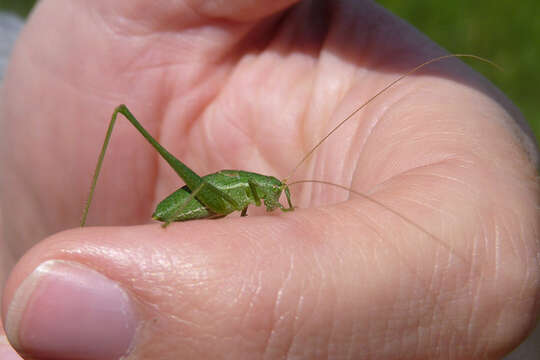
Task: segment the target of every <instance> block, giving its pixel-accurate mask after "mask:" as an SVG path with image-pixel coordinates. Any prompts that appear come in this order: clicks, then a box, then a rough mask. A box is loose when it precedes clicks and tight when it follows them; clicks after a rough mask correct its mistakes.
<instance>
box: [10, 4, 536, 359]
mask: <svg viewBox="0 0 540 360" xmlns="http://www.w3.org/2000/svg"><path fill="white" fill-rule="evenodd" d="M291 3H292V2H268V3H267V2H259V3H254V2H249V1H236V2H227V3H226V4H220V3H209V2H198V1H191V2H183V3H181V4H179V3H178V2H172V1H162V2H153V3H149V2H147V1H134V0H131V1H115V2H107V1H92V2H73V1H48V0H44V1H42V2H41V4H40V5H39V7H38V9H37V10H36V12H35V13H34V15H33V17H32V18H31V19H30V21H29V24H28V26H27V28H26V30H25V33H24V35H23V36H22V38H21V39H20V42H19V45H18V47H17V50H16V52H15V54H14V57H13V61H12V64H11V67H10V69H9V73H8V74H7V77H6V83H5V88H4V95H3V99H4V100H3V101H4V103H3V105H2V127H3V128H2V131H1V133H2V135H1V136H2V141H1V146H2V156H3V159H2V180H1V181H2V183H1V184H2V213H3V227H4V238H3V243H4V244H6V246H7V247H8V248H9V249H10V253H11V254H13V258H18V257H19V256H21V255H22V254H25V255H24V257H23V258H22V259H21V260H20V261H19V263H18V264H17V266H16V267H15V269H14V270H13V272H12V274H11V276H10V278H9V281H8V284H7V287H6V289H5V293H4V302H3V317H4V320H6V317H7V319H8V324H7V325H9V326H8V327H9V329H8V335H9V338H10V341H12V343H13V344H14V345H15V346H16V348H17V349H18V350H19V351H20V352H21V353H24V354H27V355H28V356H33V357H34V358H51V357H54V358H69V359H73V358H81V359H85V358H92V359H94V358H118V357H120V356H121V355H122V354H124V353H125V352H126V351H128V347H129V353H130V356H131V357H132V358H137V359H139V358H140V359H143V358H152V359H158V358H159V359H169V358H170V359H178V358H199V359H200V358H212V359H216V358H234V359H242V358H246V359H254V358H263V357H267V358H287V357H298V358H306V359H314V358H339V357H342V358H347V357H350V358H370V357H371V358H403V357H404V355H403V354H408V356H410V357H411V358H436V357H443V358H444V357H452V356H454V357H456V358H460V357H461V358H463V357H486V358H490V357H491V358H497V357H500V355H501V354H503V353H505V352H507V351H509V350H510V349H511V348H512V347H513V346H515V345H516V344H517V343H519V341H520V340H521V339H522V338H523V337H524V336H525V335H526V331H527V330H529V329H530V328H531V326H532V325H533V323H534V319H535V316H536V313H537V305H536V303H537V302H538V300H537V292H538V272H537V269H538V258H537V257H536V254H537V253H538V250H539V249H538V244H537V240H538V232H539V226H538V221H537V219H538V212H537V211H538V210H537V206H538V205H537V200H538V183H537V182H536V177H535V176H536V172H535V169H534V164H533V161H532V160H531V158H532V157H533V156H535V155H533V150H531V149H532V145H530V142H529V143H528V141H530V140H528V138H527V137H526V136H525V135H523V132H522V130H521V129H520V128H519V127H518V125H517V124H520V123H522V121H523V120H522V119H521V117H520V115H519V113H518V112H517V110H515V109H514V107H513V106H512V105H511V104H510V103H509V102H508V101H507V100H506V99H505V98H504V97H503V96H502V95H501V94H500V93H499V92H498V91H497V90H495V89H493V88H492V87H491V86H490V85H489V84H488V83H487V82H486V81H485V80H483V79H482V78H481V77H480V76H478V75H477V74H475V73H474V72H472V71H471V70H469V69H468V68H467V67H466V66H464V65H463V64H461V63H460V62H459V61H457V60H451V61H444V62H440V63H438V64H435V65H434V66H430V67H429V68H426V69H425V70H424V71H422V72H421V73H418V74H415V75H414V76H411V77H409V78H407V79H405V80H404V81H403V82H402V83H400V85H399V86H398V87H396V88H394V89H392V91H390V92H387V93H385V94H384V95H383V96H381V97H380V98H378V99H377V100H376V101H374V102H373V103H372V104H370V105H369V107H367V108H366V109H365V110H363V111H362V113H361V114H359V115H358V116H357V117H356V118H354V119H352V120H351V121H349V122H348V123H347V124H346V125H345V126H344V128H342V129H340V131H339V132H337V133H336V134H334V135H333V136H332V137H330V138H329V139H328V140H327V141H326V142H325V144H324V145H323V146H322V147H321V148H320V149H318V150H317V151H316V152H315V154H314V155H313V157H312V158H311V159H310V160H309V161H308V162H307V163H306V164H305V165H304V166H302V167H301V168H300V169H299V171H298V172H297V174H296V176H295V178H296V179H320V180H328V181H332V182H335V183H339V184H342V185H346V186H350V187H351V188H353V189H355V190H357V191H361V192H364V193H369V194H370V197H371V198H373V200H375V201H377V203H376V202H374V201H370V200H368V199H366V198H361V197H357V196H355V195H350V194H349V193H347V192H344V191H343V190H340V189H336V188H331V187H326V186H323V185H313V186H307V185H306V186H303V187H298V188H291V190H292V192H293V204H294V205H296V206H299V207H300V209H297V210H296V211H294V212H292V213H288V214H272V215H279V216H264V217H263V216H254V215H257V210H254V209H250V211H249V214H250V216H248V217H247V218H238V217H236V218H235V217H231V218H225V219H221V220H217V221H195V222H189V223H182V224H173V225H171V226H170V227H168V228H167V229H166V230H163V229H162V228H161V227H159V226H158V225H156V224H152V225H139V226H125V227H99V228H97V227H96V228H86V229H82V230H81V229H77V230H71V231H67V232H62V233H59V234H56V235H54V236H52V237H49V238H47V239H46V240H44V241H40V240H41V239H43V238H45V237H47V236H49V235H50V234H53V233H56V232H58V231H60V230H64V229H67V228H72V227H75V226H76V224H77V223H78V218H79V216H80V211H81V209H82V204H83V202H84V199H85V197H86V195H87V191H88V187H89V181H90V176H91V173H92V170H93V167H94V165H95V162H96V158H97V152H98V150H99V147H100V145H101V142H102V141H103V137H104V135H105V134H104V132H105V128H106V125H107V122H108V120H109V117H110V113H111V112H112V110H113V109H114V107H115V106H116V105H118V104H119V103H126V104H127V105H128V106H129V107H130V108H131V109H132V110H133V112H134V113H135V114H136V116H137V117H138V119H139V120H141V122H142V123H143V124H144V125H145V127H147V128H148V130H149V131H150V132H151V133H153V134H156V136H158V137H159V140H160V142H161V143H162V144H163V145H164V146H165V147H166V148H167V149H169V150H170V151H171V152H172V153H173V154H175V155H176V156H178V157H179V158H180V159H181V160H183V161H184V162H185V163H186V164H188V165H189V166H190V167H192V168H193V169H194V170H195V171H196V172H197V173H199V174H206V173H209V172H213V171H216V170H219V169H224V168H231V169H242V170H249V171H257V172H261V173H264V174H268V175H275V176H277V177H278V178H282V177H284V176H287V175H288V173H289V172H290V171H291V169H292V168H293V167H294V166H295V165H296V162H297V161H298V160H299V159H300V158H301V157H302V155H303V154H304V153H305V152H306V151H307V150H309V148H310V146H311V145H313V144H315V143H316V141H317V140H319V139H320V138H321V137H322V136H323V135H325V134H326V133H327V132H328V131H329V130H331V129H332V128H333V127H334V126H335V125H336V124H337V123H338V122H339V121H340V120H342V119H343V118H344V117H345V116H347V115H348V114H349V113H350V112H351V111H352V110H354V108H355V107H357V106H358V105H359V104H361V103H362V102H364V101H365V100H366V99H367V98H369V97H370V96H371V95H373V94H374V93H375V92H376V91H377V90H378V89H380V88H382V87H383V86H384V85H386V84H387V83H389V82H390V81H392V80H393V79H395V77H396V76H398V75H400V74H402V73H403V72H405V71H407V70H409V69H410V68H411V67H413V66H415V65H417V64H418V63H420V62H422V61H425V60H427V59H430V58H433V57H436V56H438V55H441V54H442V52H441V50H440V49H439V48H438V47H437V46H435V45H434V44H433V43H431V42H429V41H428V40H426V39H425V38H424V37H422V36H421V35H420V34H418V33H417V32H416V31H415V30H413V29H412V28H410V27H409V26H407V25H406V24H404V23H402V22H401V21H399V20H397V19H396V18H394V17H393V16H391V15H389V14H388V13H387V12H386V11H384V10H382V9H380V8H379V7H378V6H376V5H375V4H372V3H369V2H366V3H364V2H352V1H351V2H345V1H343V2H332V3H329V4H324V5H323V4H319V3H317V4H313V3H302V4H297V5H296V6H295V7H294V8H293V9H289V10H284V9H285V8H286V7H287V6H289V5H291ZM209 4H210V5H209ZM66 9H67V10H66ZM74 20H76V21H74ZM51 24H54V26H51ZM12 149H20V151H18V152H13V150H12ZM527 150H528V153H527ZM528 156H529V157H528ZM180 184H181V182H180V181H179V179H178V178H177V176H176V175H175V174H174V173H173V172H172V171H171V170H170V169H169V168H168V166H167V165H166V164H165V163H164V162H163V161H162V160H161V159H159V158H158V156H157V155H156V154H155V152H154V151H153V150H152V149H151V148H150V147H149V146H148V145H147V144H146V143H145V141H144V139H142V138H140V137H139V135H138V134H137V133H136V132H135V131H134V130H133V129H131V128H130V127H129V125H128V124H127V122H120V123H119V124H118V126H117V130H116V131H115V133H114V134H113V137H112V141H111V146H110V151H109V153H108V154H107V157H106V158H105V163H104V168H103V171H102V176H101V178H100V179H99V183H98V187H97V192H96V198H95V202H94V204H93V206H92V208H91V210H90V218H89V223H90V224H91V225H136V224H142V223H146V222H148V219H149V215H150V214H151V213H152V210H153V206H154V205H155V204H156V202H157V201H159V200H161V199H162V198H163V197H164V196H166V195H167V194H168V193H170V192H172V191H173V190H174V189H175V188H176V187H178V186H179V185H180ZM343 200H347V201H343ZM381 204H384V206H381ZM259 211H260V210H259ZM396 212H397V213H399V214H401V216H399V215H397V214H396ZM413 224H414V225H413ZM38 241H40V242H39V244H37V245H36V246H35V247H33V248H32V249H29V248H30V247H31V246H32V245H34V244H36V243H37V242H38ZM49 260H54V262H50V261H49ZM40 264H41V265H40ZM36 269H37V270H36ZM89 269H91V270H89ZM36 284H37V285H36ZM36 286H37V287H36ZM33 289H37V290H36V291H35V292H33V291H32V290H33ZM29 299H30V302H28V301H29ZM29 304H30V305H29ZM27 305H28V306H27ZM8 308H9V309H11V310H10V311H9V315H8ZM92 309H93V310H92ZM23 310H24V311H23ZM91 310H92V311H93V312H92V311H91ZM81 314H87V315H86V316H81V317H80V318H79V315H81ZM75 315H77V318H75ZM21 319H22V320H21ZM121 329H123V330H121ZM81 339H84V341H82V340H81ZM92 349H98V350H99V351H101V352H100V353H99V354H96V353H94V354H91V353H90V351H91V350H92Z"/></svg>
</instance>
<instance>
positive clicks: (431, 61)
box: [282, 54, 504, 183]
mask: <svg viewBox="0 0 540 360" xmlns="http://www.w3.org/2000/svg"><path fill="white" fill-rule="evenodd" d="M448 58H472V59H476V60H479V61H482V62H485V63H488V64H490V65H492V66H494V67H495V68H497V69H499V70H501V71H504V70H503V68H502V67H500V66H499V65H497V64H495V63H494V62H493V61H491V60H488V59H485V58H483V57H480V56H477V55H472V54H449V55H443V56H439V57H436V58H433V59H431V60H428V61H426V62H424V63H422V64H420V65H418V66H416V67H414V68H412V69H411V70H409V71H407V72H406V73H405V74H403V75H401V76H400V77H398V78H397V79H396V80H394V81H392V82H391V83H389V84H388V85H386V86H385V87H383V88H382V89H381V90H379V91H378V92H377V93H376V94H375V95H373V96H372V97H371V98H369V99H368V100H367V101H366V102H365V103H363V104H362V105H360V106H359V107H358V108H356V109H355V110H354V111H353V112H352V113H350V114H349V116H347V117H346V118H345V119H343V120H342V121H341V122H340V123H339V124H337V125H336V127H334V128H333V129H332V130H331V131H330V132H329V133H328V134H326V135H325V136H324V137H323V138H322V139H321V140H319V142H318V143H317V144H316V145H315V146H314V147H313V148H311V150H309V151H308V152H307V153H306V155H304V157H303V158H302V160H300V161H299V162H298V164H296V166H295V167H294V168H293V169H292V171H291V173H290V174H289V176H287V177H286V178H285V179H283V181H282V182H283V183H287V181H288V180H289V179H290V178H291V177H293V175H294V173H295V172H296V170H298V168H299V167H300V165H302V164H303V163H304V162H305V161H306V160H307V159H308V158H309V157H310V156H311V155H312V154H313V152H314V151H315V150H317V148H318V147H319V146H321V145H322V143H323V142H324V141H325V140H326V139H328V138H329V137H330V135H332V134H333V133H334V132H336V130H337V129H339V128H340V127H341V126H342V125H343V124H345V123H346V122H347V121H349V120H350V119H351V118H352V117H353V116H354V115H356V114H357V113H358V112H359V111H360V110H362V109H363V108H365V107H366V106H367V105H368V104H369V103H371V102H372V101H373V100H375V99H376V98H378V97H379V96H380V95H381V94H383V93H385V92H386V91H387V90H389V89H390V88H392V87H393V86H394V85H396V84H397V83H398V82H400V81H401V80H403V79H404V78H406V77H407V76H409V75H411V74H413V73H415V72H417V71H418V70H420V69H421V68H423V67H424V66H427V65H429V64H431V63H434V62H437V61H441V60H444V59H448Z"/></svg>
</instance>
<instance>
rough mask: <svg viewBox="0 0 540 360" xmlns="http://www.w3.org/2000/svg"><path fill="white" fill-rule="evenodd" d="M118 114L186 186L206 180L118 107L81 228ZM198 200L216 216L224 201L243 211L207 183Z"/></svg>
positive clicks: (102, 152) (228, 197) (84, 217)
mask: <svg viewBox="0 0 540 360" xmlns="http://www.w3.org/2000/svg"><path fill="white" fill-rule="evenodd" d="M118 114H122V115H123V116H124V117H125V118H126V119H127V120H128V121H129V122H130V123H131V124H132V125H133V126H134V127H135V128H136V129H137V130H138V131H139V133H140V134H141V135H142V136H143V137H144V138H145V139H146V140H147V141H148V142H149V143H150V144H151V145H152V146H153V147H154V149H156V151H157V152H158V153H159V154H160V155H161V156H162V157H163V159H165V161H167V163H168V164H169V165H170V166H171V167H172V168H173V170H174V171H175V172H176V173H177V174H178V176H180V178H182V180H184V182H185V183H186V185H187V186H188V187H189V188H190V189H191V190H192V191H194V190H195V189H197V188H198V187H199V186H201V185H202V184H203V183H204V180H203V179H202V178H201V177H200V176H199V175H198V174H196V173H195V172H194V171H193V170H191V169H190V168H189V167H188V166H187V165H185V164H184V163H183V162H181V161H180V160H178V159H177V158H176V157H175V156H173V155H172V154H171V153H169V152H168V151H167V150H166V149H165V148H164V147H163V146H161V144H160V143H158V142H157V141H156V140H155V139H154V138H153V137H152V136H151V135H150V133H148V131H147V130H146V129H145V128H144V127H143V126H142V125H141V124H140V123H139V121H137V119H136V118H135V116H133V114H132V113H131V112H130V111H129V109H128V108H127V106H126V105H120V106H118V107H117V108H116V109H115V110H114V112H113V114H112V117H111V120H110V122H109V127H108V129H107V133H106V135H105V140H104V142H103V145H102V147H101V152H100V155H99V157H98V162H97V165H96V169H95V170H94V175H93V177H92V183H91V186H90V192H89V195H88V199H87V201H86V204H85V207H84V210H83V215H82V218H81V223H80V225H81V227H83V226H84V225H85V224H86V219H87V217H88V211H89V209H90V205H91V203H92V199H93V196H94V192H95V188H96V185H97V180H98V177H99V174H100V171H101V167H102V164H103V159H104V157H105V153H106V151H107V147H108V145H109V142H110V139H111V135H112V131H113V128H114V125H115V123H116V120H117V117H118ZM197 199H198V200H199V201H200V202H201V203H203V204H204V205H205V206H206V207H208V209H210V210H211V211H212V212H214V213H216V214H221V213H223V212H224V209H223V205H222V200H225V201H227V202H228V203H230V204H231V205H232V206H233V207H234V208H235V209H237V210H238V211H240V210H242V208H241V207H240V206H239V205H238V203H237V202H236V201H235V200H234V199H232V198H231V197H230V196H229V195H227V194H225V193H224V192H222V191H220V190H218V189H217V188H215V187H214V186H213V185H211V184H208V183H206V186H205V187H204V189H203V190H202V191H199V193H198V195H197Z"/></svg>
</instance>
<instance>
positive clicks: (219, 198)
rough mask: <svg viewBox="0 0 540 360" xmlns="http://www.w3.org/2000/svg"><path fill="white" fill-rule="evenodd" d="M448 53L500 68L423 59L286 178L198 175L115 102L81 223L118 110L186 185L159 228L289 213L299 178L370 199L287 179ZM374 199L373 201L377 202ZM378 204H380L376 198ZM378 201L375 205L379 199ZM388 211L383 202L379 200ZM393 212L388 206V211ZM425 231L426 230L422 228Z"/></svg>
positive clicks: (159, 213)
mask: <svg viewBox="0 0 540 360" xmlns="http://www.w3.org/2000/svg"><path fill="white" fill-rule="evenodd" d="M451 57H468V58H474V59H477V60H480V61H483V62H486V63H489V64H491V65H492V66H495V67H496V68H499V66H497V65H496V64H494V63H493V62H491V61H489V60H486V59H484V58H481V57H479V56H476V55H469V54H451V55H444V56H440V57H437V58H434V59H431V60H429V61H426V62H424V63H422V64H420V65H418V66H416V67H415V68H413V69H411V70H409V71H408V72H406V73H405V74H403V75H401V76H399V77H398V78H397V79H396V80H394V81H392V82H391V83H390V84H388V85H386V86H385V87H384V88H382V89H381V90H380V91H378V92H377V93H376V94H375V95H373V96H372V97H371V98H370V99H368V100H367V101H366V102H364V103H363V104H362V105H360V106H359V107H358V108H356V109H355V110H354V111H353V112H351V113H350V114H349V115H348V116H347V117H346V118H345V119H344V120H342V121H341V122H340V123H339V124H338V125H336V126H335V127H334V128H333V129H332V130H331V131H330V132H329V133H328V134H326V135H325V136H324V137H323V138H322V139H321V140H320V141H319V142H318V143H317V144H316V145H315V146H313V148H312V149H311V150H310V151H308V152H307V153H306V155H305V156H304V157H303V158H302V159H301V160H300V161H299V162H298V164H297V165H296V166H295V167H294V169H293V170H292V172H291V174H290V175H289V176H288V177H287V178H285V179H284V180H278V179H277V178H275V177H273V176H267V175H262V174H258V173H253V172H248V171H242V170H222V171H218V172H216V173H213V174H209V175H205V176H199V175H197V174H196V173H195V172H194V171H193V170H191V169H190V168H189V167H188V166H187V165H185V164H184V163H183V162H181V161H180V160H178V159H177V158H176V157H174V156H173V155H172V154H171V153H169V152H168V151H167V150H166V149H165V148H164V147H163V146H161V145H160V144H159V143H158V142H157V141H156V140H155V139H154V138H153V137H152V136H151V135H150V134H149V133H148V132H147V131H146V130H145V129H144V128H143V126H142V125H141V124H140V123H139V122H138V121H137V119H136V118H135V116H133V114H132V113H131V112H130V111H129V109H128V108H127V107H126V106H125V105H120V106H118V107H117V108H116V109H115V111H114V113H113V115H112V118H111V121H110V123H109V127H108V130H107V133H106V136H105V141H104V142H103V146H102V149H101V153H100V155H99V158H98V162H97V166H96V169H95V171H94V176H93V178H92V185H91V187H90V193H89V196H88V200H87V202H86V205H85V207H84V211H83V215H82V219H81V227H82V226H84V225H85V223H86V218H87V215H88V210H89V208H90V204H91V202H92V197H93V194H94V191H95V188H96V184H97V179H98V177H99V173H100V170H101V165H102V163H103V159H104V157H105V152H106V150H107V146H108V144H109V141H110V138H111V134H112V130H113V127H114V124H115V122H116V119H117V116H118V114H122V115H123V116H124V117H125V118H126V119H127V120H128V121H129V122H130V123H131V124H132V125H133V126H134V127H135V128H136V129H137V130H138V131H139V132H140V133H141V134H142V135H143V136H144V137H145V138H146V140H148V142H149V143H150V144H151V145H152V146H153V147H154V148H155V149H156V150H157V151H158V152H159V154H160V155H161V156H162V157H163V158H164V159H165V161H167V162H168V163H169V165H170V166H171V167H172V168H173V170H174V171H175V172H176V173H177V174H178V176H180V178H182V180H183V181H184V182H185V184H186V185H185V186H183V187H181V188H179V189H178V190H176V191H175V192H173V193H172V194H171V195H169V196H168V197H166V198H165V199H164V200H162V201H161V202H160V203H159V204H158V206H157V208H156V211H155V212H154V214H153V216H152V218H153V219H155V220H158V221H162V222H163V226H164V227H165V226H167V225H168V224H170V223H171V222H173V221H187V220H194V219H203V218H210V219H215V218H221V217H224V216H227V215H228V214H230V213H232V212H234V211H240V212H241V215H242V216H245V215H246V214H247V209H248V206H249V205H256V206H261V205H262V203H263V202H264V205H265V207H266V210H267V211H273V210H275V209H277V208H279V209H281V210H282V211H292V210H294V207H293V205H292V202H291V194H290V191H289V185H292V184H297V183H302V182H317V183H323V184H328V185H333V186H337V187H340V188H343V189H345V190H347V191H350V192H352V193H354V194H357V195H359V196H363V197H366V198H368V199H369V200H371V201H374V200H373V199H371V198H369V197H367V196H366V195H364V194H361V193H359V192H357V191H354V190H352V189H349V188H347V187H344V186H341V185H338V184H333V183H329V182H326V181H319V180H303V181H296V182H293V183H288V179H289V178H291V177H292V175H293V174H294V173H295V172H296V170H297V169H298V168H299V167H300V165H301V164H303V163H304V162H305V161H306V160H307V159H308V158H309V156H310V155H311V154H313V152H314V151H315V150H316V149H317V148H318V147H319V146H320V145H321V144H322V143H323V142H324V141H325V140H326V139H327V138H328V137H329V136H330V135H332V134H333V133H334V132H335V131H336V130H337V129H338V128H339V127H341V126H342V125H343V124H344V123H345V122H347V121H348V120H350V119H351V118H352V117H353V116H354V115H356V114H357V113H358V112H359V111H360V110H362V109H363V108H364V107H366V106H367V105H368V104H369V103H371V102H372V101H373V100H374V99H375V98H377V97H379V96H380V95H381V94H383V93H384V92H386V91H387V90H389V89H390V88H391V87H393V86H394V85H396V84H397V83H398V82H400V81H401V80H403V79H404V78H406V77H407V76H409V75H411V74H413V73H415V72H417V71H418V70H420V69H421V68H423V67H425V66H426V65H429V64H431V63H433V62H437V61H440V60H443V59H446V58H451ZM282 193H285V197H286V200H287V203H288V207H285V206H283V205H282V204H281V203H280V197H281V194H282ZM375 202H376V201H375ZM376 203H378V202H376ZM378 204H379V203H378ZM379 205H381V206H383V207H385V208H387V209H388V207H387V206H385V205H383V204H379ZM388 210H390V211H392V210H391V209H388ZM392 212H394V213H396V214H397V215H398V216H400V217H401V218H403V219H405V220H407V222H411V221H409V220H408V219H406V218H405V217H404V216H403V215H401V214H399V213H397V212H395V211H392ZM423 231H425V230H423Z"/></svg>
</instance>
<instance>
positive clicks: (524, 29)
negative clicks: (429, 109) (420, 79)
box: [0, 0, 540, 139]
mask: <svg viewBox="0 0 540 360" xmlns="http://www.w3.org/2000/svg"><path fill="white" fill-rule="evenodd" d="M378 2H379V3H380V4H381V5H383V6H385V7H386V8H388V9H389V10H391V11H392V12H394V13H395V14H396V15H399V16H400V17H402V18H404V19H405V20H407V21H408V22H410V23H411V24H413V25H414V26H416V27H417V28H418V29H419V30H420V31H422V32H424V33H426V34H427V35H428V36H429V37H430V38H432V39H433V40H434V41H436V42H437V43H439V44H440V45H441V46H443V47H444V48H446V49H447V50H448V51H449V52H451V53H472V54H476V55H479V56H482V57H485V58H488V59H490V60H493V61H495V62H496V63H497V64H499V65H501V66H502V67H503V68H504V69H505V71H504V73H501V72H499V71H497V70H495V69H493V68H491V67H489V66H486V65H485V64H479V63H478V62H474V61H472V62H469V64H470V65H471V66H472V67H474V68H475V69H476V70H477V71H480V72H481V73H483V74H484V75H485V76H486V77H487V78H489V79H490V80H491V81H492V82H493V83H495V85H497V86H498V87H499V88H501V90H502V91H503V92H505V93H506V94H507V95H508V96H509V97H510V98H511V99H512V100H513V101H514V102H515V103H516V104H517V105H518V106H519V108H520V109H521V111H522V112H523V113H524V115H525V117H526V118H527V120H528V121H529V123H530V124H531V127H532V128H533V130H534V132H535V134H536V137H537V139H540V112H539V111H538V104H539V103H540V101H539V100H540V99H539V92H538V90H537V88H536V86H537V84H538V83H540V72H539V70H538V68H537V67H538V66H537V65H538V64H540V46H539V44H540V21H538V20H537V19H536V15H537V14H540V2H538V0H522V1H520V2H518V3H515V2H513V1H488V0H477V1H470V0H454V1H452V2H441V1H436V2H435V1H420V0H415V1H403V0H379V1H378ZM34 3H35V1H34V0H0V10H10V11H14V12H16V13H18V14H20V15H22V16H26V15H27V14H28V12H29V11H30V9H31V7H32V5H33V4H34Z"/></svg>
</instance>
